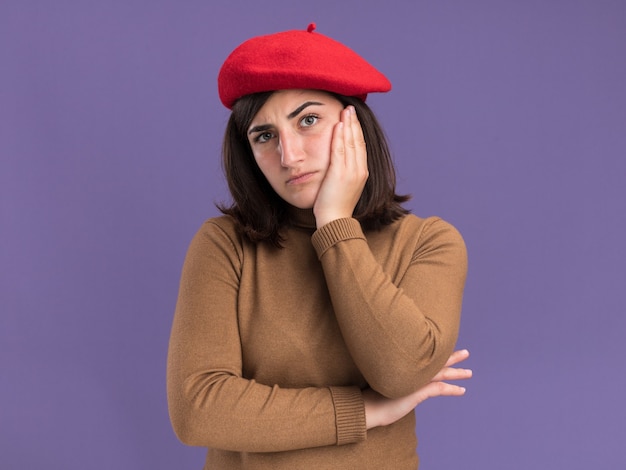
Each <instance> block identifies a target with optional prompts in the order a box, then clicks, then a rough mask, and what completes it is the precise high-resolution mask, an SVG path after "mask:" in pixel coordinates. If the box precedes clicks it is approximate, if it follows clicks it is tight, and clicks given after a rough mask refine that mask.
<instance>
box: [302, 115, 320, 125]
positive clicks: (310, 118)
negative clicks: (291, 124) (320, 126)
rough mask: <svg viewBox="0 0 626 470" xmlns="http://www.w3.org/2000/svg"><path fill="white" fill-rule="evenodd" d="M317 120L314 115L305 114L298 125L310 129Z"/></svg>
mask: <svg viewBox="0 0 626 470" xmlns="http://www.w3.org/2000/svg"><path fill="white" fill-rule="evenodd" d="M318 119H319V117H318V116H316V115H315V114H307V115H306V116H304V117H303V118H302V119H300V125H301V126H302V127H311V126H312V125H313V124H315V123H316V122H317V120H318Z"/></svg>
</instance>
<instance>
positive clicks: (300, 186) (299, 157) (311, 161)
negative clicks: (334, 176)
mask: <svg viewBox="0 0 626 470" xmlns="http://www.w3.org/2000/svg"><path fill="white" fill-rule="evenodd" d="M342 109H343V105H342V104H341V103H340V102H339V101H338V100H337V99H336V98H334V97H333V96H331V95H329V94H328V93H325V92H323V91H316V90H281V91H277V92H275V93H273V94H272V96H270V98H269V99H268V100H267V101H266V102H265V104H264V105H263V107H262V108H261V109H259V112H258V113H257V114H256V116H254V118H253V119H252V122H251V124H250V127H249V128H248V141H249V142H250V147H251V148H252V153H253V155H254V158H255V160H256V162H257V164H258V165H259V168H260V169H261V172H263V174H264V175H265V178H267V181H268V182H269V184H270V185H271V186H272V188H274V191H276V193H277V194H278V195H279V196H280V197H281V198H283V199H284V200H285V201H286V202H287V203H289V204H291V205H292V206H295V207H298V208H300V209H310V208H312V207H313V205H314V204H315V199H316V197H317V193H318V191H319V189H320V185H321V184H322V181H323V179H324V176H325V175H326V170H327V169H328V165H329V162H330V149H331V140H332V134H333V128H334V126H335V125H336V124H337V123H338V122H339V117H340V114H341V110H342Z"/></svg>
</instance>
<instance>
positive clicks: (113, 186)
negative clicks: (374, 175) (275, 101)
mask: <svg viewBox="0 0 626 470" xmlns="http://www.w3.org/2000/svg"><path fill="white" fill-rule="evenodd" d="M310 21H315V22H317V25H318V32H320V33H322V34H326V35H329V36H331V37H333V38H335V39H338V40H340V41H342V42H344V43H345V44H347V45H349V46H351V47H352V48H354V49H355V50H357V51H358V52H360V53H361V54H363V55H364V56H365V57H366V58H367V59H368V60H370V61H371V62H372V63H373V64H374V65H376V66H377V67H378V68H380V69H381V70H382V71H383V72H384V73H385V74H386V75H387V76H388V77H389V78H390V80H391V81H392V83H393V86H394V89H393V91H392V92H391V93H389V94H387V95H381V96H371V97H370V100H369V103H370V104H371V106H372V107H373V108H374V109H375V111H376V112H377V114H378V115H379V117H380V119H381V121H382V123H383V125H384V127H385V128H386V130H387V133H388V135H389V138H390V141H391V144H392V149H393V151H394V154H395V156H396V160H397V167H398V172H399V177H400V178H399V179H400V181H399V186H400V191H402V192H410V193H412V194H413V196H414V197H413V200H412V201H411V203H410V207H411V209H412V210H413V211H414V212H415V213H417V214H419V215H422V216H427V215H432V214H437V215H440V216H442V217H444V218H445V219H447V220H449V221H450V222H452V223H453V224H455V225H456V226H457V227H458V228H459V229H460V230H461V232H462V233H463V234H464V236H465V238H466V242H467V245H468V248H469V254H470V270H469V279H468V284H467V290H466V297H465V303H464V316H463V325H462V333H461V338H460V340H459V344H460V346H463V347H468V348H470V349H471V351H472V358H471V359H470V361H469V362H470V366H471V367H472V368H473V369H474V370H475V378H474V379H473V380H472V381H471V383H470V384H468V386H469V390H468V394H467V396H466V397H465V398H463V399H451V398H440V399H437V400H431V401H429V402H427V403H425V404H424V405H422V406H420V408H419V410H418V433H419V437H420V446H419V447H420V454H421V458H422V464H423V468H424V469H451V468H469V469H478V468H480V469H503V468H505V469H526V468H538V469H554V468H568V469H588V468H623V466H624V464H625V463H626V445H625V444H626V406H625V405H624V397H625V396H626V371H625V368H624V357H626V345H625V342H624V337H625V334H626V315H625V314H626V308H625V302H624V291H625V290H626V275H625V266H626V249H625V244H624V240H625V238H626V236H625V235H624V234H625V232H626V208H625V205H626V204H625V202H626V190H625V186H626V162H625V160H626V2H624V1H622V0H615V1H609V0H588V1H576V0H560V1H559V0H529V1H521V0H520V1H517V0H516V1H513V0H508V1H496V0H492V1H489V0H478V1H467V0H456V1H452V0H450V1H445V0H444V1H441V0H440V1H397V2H382V1H363V0H350V1H343V2H337V1H330V0H318V1H315V2H294V1H293V0H288V1H267V2H258V1H250V2H236V1H230V2H229V1H226V0H222V1H209V0H207V1H180V2H176V1H174V0H171V1H148V0H145V1H121V0H120V1H111V0H108V1H101V2H95V1H94V2H90V1H83V2H79V1H55V2H46V1H40V2H37V1H25V0H13V1H10V0H4V1H2V2H1V3H0V157H1V161H0V162H1V166H0V196H1V200H0V204H1V206H0V210H1V225H0V242H1V243H0V267H1V268H0V272H1V278H0V309H1V316H0V374H1V375H0V468H2V469H23V468H46V469H85V468H89V469H144V468H145V469H148V468H150V469H172V468H177V469H178V468H188V469H193V468H196V469H199V468H201V467H202V462H203V459H204V450H203V449H197V448H189V447H185V446H183V445H182V444H180V443H179V442H178V441H177V440H176V438H175V436H174V435H173V433H172V430H171V427H170V424H169V419H168V415H167V407H166V396H165V360H166V353H167V342H168V337H169V330H170V325H171V320H172V314H173V310H174V303H175V300H176V295H177V289H178V279H179V274H180V268H181V265H182V261H183V256H184V253H185V251H186V248H187V244H188V243H189V241H190V239H191V237H192V235H193V234H194V233H195V231H196V229H197V228H198V227H199V225H200V224H201V222H202V221H203V220H204V219H205V218H207V217H210V216H213V215H216V214H217V211H216V209H215V208H214V206H213V202H214V201H219V200H223V199H224V198H226V197H227V196H226V191H225V186H224V183H223V181H222V176H221V170H220V163H219V157H218V155H219V148H220V144H221V137H222V132H223V129H224V125H225V121H226V119H227V115H228V113H227V111H226V110H225V109H223V108H222V107H221V105H220V103H219V101H218V98H217V92H216V75H217V72H218V68H219V66H220V64H221V62H222V61H223V60H224V59H225V57H226V55H227V54H228V53H229V52H230V51H231V50H232V49H233V48H234V47H235V46H237V45H238V44H239V43H240V42H242V41H243V40H244V39H247V38H248V37H251V36H253V35H258V34H267V33H271V32H276V31H281V30H286V29H304V28H306V26H307V24H308V23H309V22H310Z"/></svg>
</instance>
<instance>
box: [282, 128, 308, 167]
mask: <svg viewBox="0 0 626 470" xmlns="http://www.w3.org/2000/svg"><path fill="white" fill-rule="evenodd" d="M278 145H279V148H278V150H279V152H280V164H281V165H282V166H284V167H285V168H289V167H292V166H294V165H296V164H297V163H299V162H301V161H302V160H303V159H304V151H303V149H302V141H301V140H300V137H299V136H298V135H295V134H281V135H280V138H279V144H278Z"/></svg>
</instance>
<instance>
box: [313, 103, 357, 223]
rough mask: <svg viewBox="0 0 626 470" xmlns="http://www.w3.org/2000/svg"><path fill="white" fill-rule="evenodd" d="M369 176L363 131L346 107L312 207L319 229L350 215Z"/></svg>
mask: <svg viewBox="0 0 626 470" xmlns="http://www.w3.org/2000/svg"><path fill="white" fill-rule="evenodd" d="M368 176H369V173H368V170H367V149H366V147H365V139H364V138H363V130H362V128H361V123H360V122H359V119H358V118H357V115H356V111H355V110H354V108H353V107H352V106H348V107H347V108H345V109H344V110H343V111H342V112H341V116H340V121H339V122H338V123H337V124H336V125H335V128H334V129H333V137H332V142H331V149H330V163H329V166H328V170H327V171H326V176H325V177H324V181H323V182H322V185H321V187H320V190H319V193H318V194H317V199H316V200H315V205H314V206H313V212H314V214H315V220H316V223H317V227H318V228H319V227H321V226H322V225H325V224H327V223H329V222H332V221H333V220H336V219H340V218H344V217H352V213H353V212H354V208H355V207H356V204H357V202H358V201H359V198H360V197H361V193H362V192H363V188H364V187H365V182H366V181H367V178H368Z"/></svg>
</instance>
